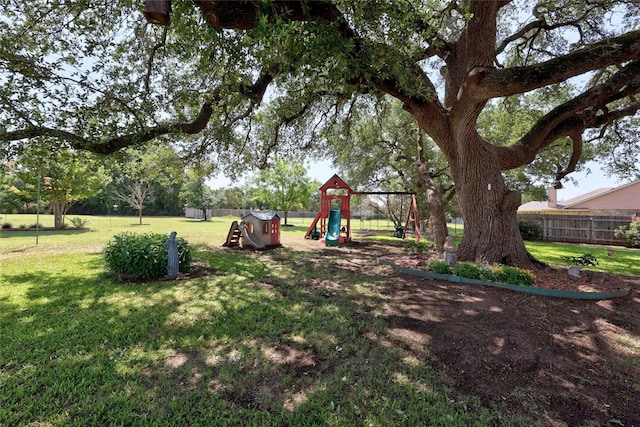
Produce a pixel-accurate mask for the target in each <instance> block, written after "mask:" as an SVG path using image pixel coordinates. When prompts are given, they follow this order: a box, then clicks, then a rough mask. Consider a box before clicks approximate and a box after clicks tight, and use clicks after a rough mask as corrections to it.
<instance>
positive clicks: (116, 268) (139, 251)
mask: <svg viewBox="0 0 640 427" xmlns="http://www.w3.org/2000/svg"><path fill="white" fill-rule="evenodd" d="M168 239H169V235H168V234H158V233H148V234H132V233H120V234H117V235H115V236H113V240H112V241H110V242H109V243H107V246H106V248H105V250H104V259H105V262H106V265H107V270H109V271H111V272H112V273H118V274H129V275H132V276H133V277H135V278H138V279H157V278H160V277H163V276H165V275H166V274H167V258H168V255H169V252H168V250H167V247H166V245H165V244H166V242H167V240H168ZM177 240H178V263H179V270H180V272H182V273H187V272H188V271H189V269H190V265H191V249H190V247H189V244H188V242H187V241H186V240H184V239H182V238H178V239H177Z"/></svg>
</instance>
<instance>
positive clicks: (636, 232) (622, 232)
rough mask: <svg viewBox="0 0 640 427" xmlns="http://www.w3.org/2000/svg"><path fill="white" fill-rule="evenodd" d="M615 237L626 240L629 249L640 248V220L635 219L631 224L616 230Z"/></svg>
mask: <svg viewBox="0 0 640 427" xmlns="http://www.w3.org/2000/svg"><path fill="white" fill-rule="evenodd" d="M614 235H615V236H616V237H618V238H621V239H624V245H625V246H626V247H628V248H640V219H634V220H633V221H632V222H631V224H629V225H623V226H622V227H618V228H616V230H615V231H614Z"/></svg>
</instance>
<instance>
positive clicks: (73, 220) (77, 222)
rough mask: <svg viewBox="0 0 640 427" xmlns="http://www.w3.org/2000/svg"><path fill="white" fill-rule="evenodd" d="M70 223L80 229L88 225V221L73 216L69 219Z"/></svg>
mask: <svg viewBox="0 0 640 427" xmlns="http://www.w3.org/2000/svg"><path fill="white" fill-rule="evenodd" d="M70 221H71V224H73V226H74V227H77V228H82V227H84V226H85V225H87V224H88V223H89V220H86V219H82V218H80V217H78V216H74V217H73V218H71V219H70Z"/></svg>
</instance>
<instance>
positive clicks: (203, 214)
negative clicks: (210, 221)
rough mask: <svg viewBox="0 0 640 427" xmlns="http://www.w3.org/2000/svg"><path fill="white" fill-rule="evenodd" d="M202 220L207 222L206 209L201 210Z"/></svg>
mask: <svg viewBox="0 0 640 427" xmlns="http://www.w3.org/2000/svg"><path fill="white" fill-rule="evenodd" d="M202 218H203V219H202V220H203V221H206V220H207V208H202Z"/></svg>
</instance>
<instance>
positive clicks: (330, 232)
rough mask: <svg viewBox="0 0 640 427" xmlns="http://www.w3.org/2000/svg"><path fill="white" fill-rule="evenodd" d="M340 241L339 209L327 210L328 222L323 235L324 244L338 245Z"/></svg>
mask: <svg viewBox="0 0 640 427" xmlns="http://www.w3.org/2000/svg"><path fill="white" fill-rule="evenodd" d="M339 242H340V210H338V209H334V210H330V211H329V224H327V234H326V235H325V236H324V243H325V245H326V246H338V243H339Z"/></svg>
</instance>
